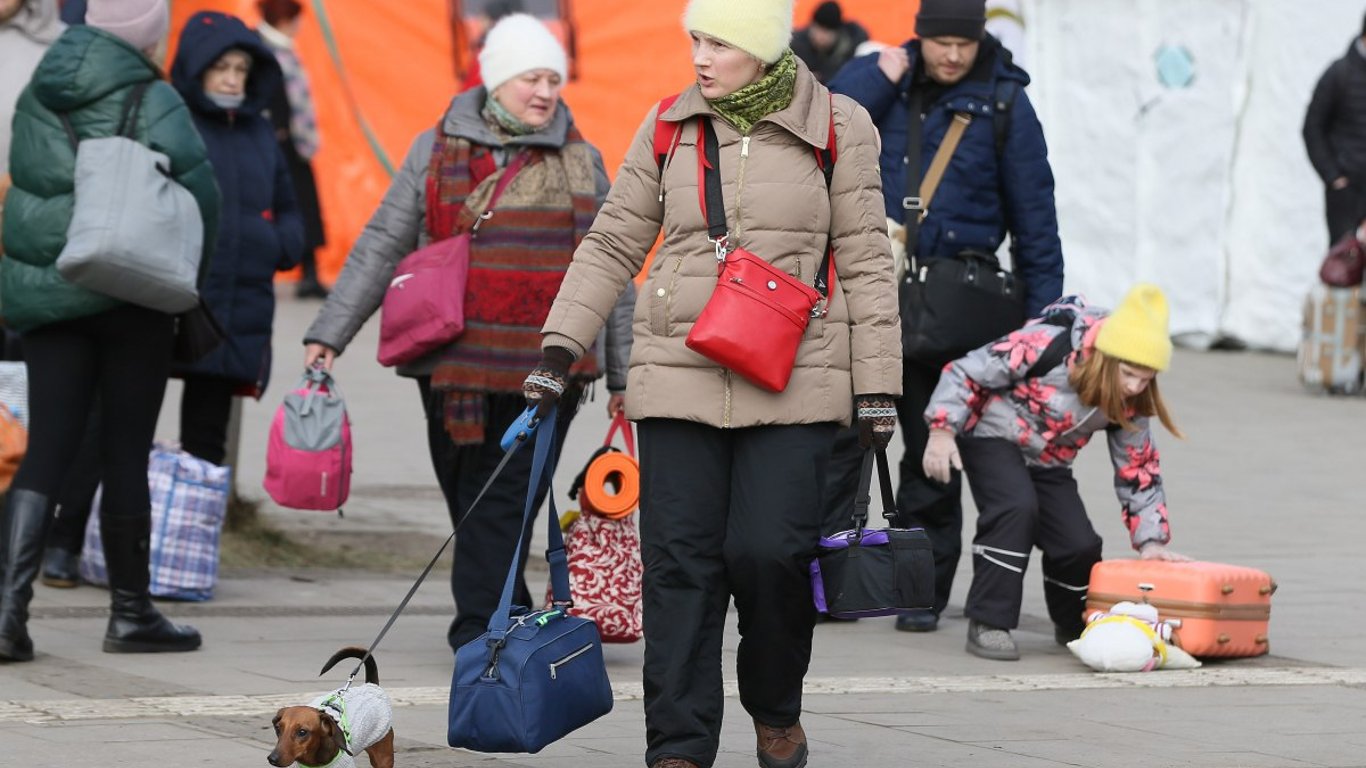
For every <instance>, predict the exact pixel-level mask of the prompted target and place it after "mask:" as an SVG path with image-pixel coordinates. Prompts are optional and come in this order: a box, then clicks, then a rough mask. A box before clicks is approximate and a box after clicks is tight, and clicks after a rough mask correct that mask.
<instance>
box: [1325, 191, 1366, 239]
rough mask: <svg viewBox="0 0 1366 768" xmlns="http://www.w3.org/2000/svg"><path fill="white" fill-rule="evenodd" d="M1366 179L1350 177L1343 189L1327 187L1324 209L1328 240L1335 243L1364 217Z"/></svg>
mask: <svg viewBox="0 0 1366 768" xmlns="http://www.w3.org/2000/svg"><path fill="white" fill-rule="evenodd" d="M1362 184H1366V179H1352V183H1351V184H1349V185H1347V187H1346V188H1344V189H1333V188H1331V187H1329V188H1327V190H1326V192H1325V193H1324V210H1325V213H1326V214H1327V218H1328V242H1329V243H1335V242H1337V241H1338V240H1339V239H1341V238H1342V236H1343V235H1345V234H1347V233H1348V232H1351V231H1353V230H1355V229H1356V228H1357V226H1358V225H1360V224H1361V222H1362V220H1363V219H1366V191H1364V190H1362V188H1361V186H1360V185H1362Z"/></svg>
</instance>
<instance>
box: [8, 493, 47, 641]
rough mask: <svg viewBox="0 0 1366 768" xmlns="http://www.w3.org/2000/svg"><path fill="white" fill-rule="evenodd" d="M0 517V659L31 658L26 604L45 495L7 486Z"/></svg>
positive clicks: (43, 528) (41, 536)
mask: <svg viewBox="0 0 1366 768" xmlns="http://www.w3.org/2000/svg"><path fill="white" fill-rule="evenodd" d="M0 518H3V519H0V661H32V660H33V640H32V639H31V638H29V636H28V604H29V601H30V600H32V599H33V580H34V579H35V578H37V577H38V569H39V567H40V566H41V565H42V562H43V542H44V541H45V540H46V537H47V524H48V520H49V519H50V516H49V514H48V499H47V496H45V495H43V494H41V493H36V492H34V491H25V490H21V489H11V490H10V492H9V497H8V498H7V499H6V500H5V508H4V512H2V513H0Z"/></svg>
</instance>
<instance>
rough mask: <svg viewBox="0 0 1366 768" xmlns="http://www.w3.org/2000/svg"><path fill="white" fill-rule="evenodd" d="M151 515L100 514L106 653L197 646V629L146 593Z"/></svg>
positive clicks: (173, 649)
mask: <svg viewBox="0 0 1366 768" xmlns="http://www.w3.org/2000/svg"><path fill="white" fill-rule="evenodd" d="M151 529H152V520H151V518H150V517H136V518H127V517H114V518H109V517H104V516H101V517H100V533H101V535H102V537H103V539H104V559H105V562H106V563H107V565H108V568H109V593H110V601H109V629H108V630H107V631H106V632H105V633H104V652H105V653H169V652H178V651H193V650H195V649H196V648H198V647H199V644H200V642H201V641H200V637H199V630H197V629H195V628H194V627H189V626H180V625H177V624H172V623H171V622H170V621H168V620H167V619H166V617H165V616H162V615H161V612H160V611H158V610H157V609H156V607H155V606H153V605H152V596H151V594H150V593H149V592H148V591H147V589H148V584H149V582H150V577H149V576H148V573H147V564H148V563H147V561H148V557H149V553H148V541H149V539H150V538H151Z"/></svg>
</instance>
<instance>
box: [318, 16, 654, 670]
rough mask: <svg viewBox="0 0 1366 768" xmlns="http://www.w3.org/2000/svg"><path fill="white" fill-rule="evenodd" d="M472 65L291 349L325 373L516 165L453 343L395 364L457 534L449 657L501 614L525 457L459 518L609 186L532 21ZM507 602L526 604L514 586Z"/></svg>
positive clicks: (514, 20) (484, 473)
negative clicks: (430, 248) (300, 345)
mask: <svg viewBox="0 0 1366 768" xmlns="http://www.w3.org/2000/svg"><path fill="white" fill-rule="evenodd" d="M480 63H481V67H482V69H483V72H484V82H485V85H484V86H482V87H478V88H475V89H472V90H470V91H466V92H464V93H462V94H460V95H459V96H456V97H455V99H453V100H452V101H451V104H450V106H449V107H448V108H447V109H446V112H445V114H444V115H443V116H442V117H441V119H440V121H439V123H438V124H437V126H436V127H435V128H433V129H431V130H427V131H424V132H423V133H421V134H419V135H418V137H417V138H416V140H414V142H413V144H412V146H411V148H410V149H409V150H408V155H407V157H406V158H405V159H404V162H403V166H402V168H401V169H400V170H399V172H398V174H397V175H396V176H395V177H394V181H393V183H392V184H391V185H390V187H389V191H388V192H386V193H385V196H384V200H383V202H381V204H380V207H379V210H377V211H376V212H375V215H374V216H373V217H372V218H371V219H370V222H369V223H368V224H367V225H366V227H365V231H364V232H363V233H362V234H361V236H360V239H359V240H357V241H356V244H355V246H354V247H353V248H352V250H351V253H350V255H349V256H348V257H347V261H346V267H345V268H344V269H343V270H342V273H341V276H340V277H339V278H338V280H337V282H336V284H335V285H333V287H332V291H331V293H330V294H329V295H328V298H327V300H326V302H325V303H324V304H323V307H322V310H321V311H320V312H319V313H318V317H317V319H316V320H315V321H314V323H313V325H312V326H311V327H310V328H309V329H308V332H307V334H306V335H305V337H304V342H305V344H306V345H307V350H306V352H305V356H304V364H305V366H312V365H314V364H321V365H323V366H324V367H326V368H329V369H330V368H331V366H332V364H333V361H334V358H335V357H336V356H337V355H340V354H341V353H342V352H343V351H344V350H345V349H346V347H347V345H348V344H349V343H350V342H351V339H352V338H353V337H354V336H355V335H356V332H357V331H358V330H359V329H360V327H361V325H362V324H363V323H364V322H365V321H366V320H367V319H368V318H369V317H370V316H371V315H372V314H374V313H375V311H376V310H377V309H379V307H380V304H381V303H382V301H383V299H384V293H385V289H386V288H387V287H388V286H389V281H390V279H391V278H392V277H393V275H394V268H395V267H396V266H397V265H398V263H399V261H400V260H401V259H402V258H403V257H404V256H407V255H408V254H409V253H411V252H413V251H414V250H417V249H418V248H419V247H423V246H426V245H427V244H429V243H431V242H435V241H438V240H441V239H444V238H448V237H451V236H453V235H455V234H457V233H459V232H462V231H464V230H465V229H467V228H469V227H470V226H471V224H472V223H473V221H475V220H476V217H477V216H478V215H479V214H480V213H482V212H484V211H485V209H486V208H488V201H489V198H490V195H491V193H492V191H493V189H494V187H495V186H496V185H498V183H499V181H500V180H501V179H502V178H503V176H504V175H505V174H506V173H507V172H508V168H509V164H510V163H512V162H513V161H514V160H518V159H520V161H521V162H520V168H519V169H517V170H516V175H515V176H514V177H513V178H512V179H511V180H510V181H509V183H508V184H507V185H506V189H505V190H504V191H503V193H502V195H501V196H500V197H499V198H498V201H497V206H496V208H495V209H494V211H493V213H492V215H491V216H488V217H487V218H485V219H483V220H482V221H481V223H480V224H479V230H478V236H477V237H476V238H474V239H473V241H472V243H471V247H470V268H469V284H468V289H467V292H466V296H465V331H464V333H463V334H462V335H461V336H460V337H459V338H457V339H456V340H455V341H453V342H451V343H450V344H448V345H447V346H445V347H443V348H441V349H438V350H436V351H434V352H432V353H430V354H428V355H426V356H424V357H421V358H418V359H417V360H414V361H412V362H409V363H407V364H404V365H400V366H399V368H398V373H399V375H400V376H404V377H407V378H411V379H414V380H415V381H416V382H417V387H418V392H419V394H420V396H421V399H422V404H423V410H424V412H425V414H426V417H427V446H428V450H429V451H430V453H431V460H432V468H433V469H434V470H435V472H436V476H437V481H438V483H439V484H440V486H441V491H442V494H443V495H444V496H445V499H446V505H447V508H448V511H449V512H450V516H451V523H452V525H458V526H459V530H460V535H459V536H457V537H456V540H455V560H454V563H453V565H452V568H451V593H452V595H453V596H454V598H455V606H456V615H455V619H454V621H452V623H451V626H450V630H449V632H448V633H447V642H448V643H449V644H450V646H451V648H452V650H454V649H457V648H459V647H460V646H461V645H464V644H465V643H467V642H469V641H471V640H474V639H475V638H477V637H478V636H479V635H481V634H483V633H484V631H485V629H486V626H487V624H488V620H489V617H490V615H491V614H492V613H493V611H494V609H495V608H496V607H497V605H498V598H499V594H500V591H501V588H502V581H503V574H505V573H507V570H508V567H509V566H510V564H511V562H512V556H513V552H514V551H515V550H516V548H517V541H518V533H519V531H520V530H521V524H522V519H521V518H522V506H523V504H524V502H525V499H526V493H527V486H528V479H529V477H530V474H531V453H532V452H531V451H519V452H518V453H517V454H516V455H515V456H514V457H513V459H512V460H511V461H510V462H509V463H508V465H507V466H506V467H505V469H504V470H503V472H502V474H501V475H499V478H498V481H497V482H495V483H494V484H493V485H492V486H491V487H490V488H489V490H488V492H487V493H486V494H485V496H484V497H483V500H482V501H481V502H480V506H479V509H478V510H477V511H476V513H475V514H473V515H470V516H469V517H468V518H464V520H463V521H462V517H464V515H465V512H466V511H467V510H468V509H469V508H470V505H471V503H472V502H473V501H474V498H475V496H476V495H477V494H478V493H479V491H480V489H481V488H482V487H483V486H484V484H485V482H487V481H488V479H489V478H490V477H491V476H492V473H493V470H494V467H495V466H497V465H498V462H499V460H500V459H502V457H503V450H502V449H501V447H500V446H499V441H500V439H501V438H502V435H503V432H504V431H506V429H507V427H508V426H509V425H511V424H512V422H513V420H514V419H516V418H517V417H518V416H519V415H521V413H522V411H523V409H524V407H525V405H524V402H523V399H522V395H521V392H522V378H523V377H524V376H525V375H526V371H527V369H528V368H530V367H531V366H533V365H535V363H536V361H537V360H538V359H539V358H540V341H541V334H540V329H541V324H542V323H543V322H545V318H546V314H547V313H548V312H549V310H550V303H551V301H552V300H553V299H554V298H555V293H556V292H557V291H558V290H559V287H560V281H561V280H562V279H563V277H564V273H565V270H566V269H568V267H569V262H570V259H571V258H572V257H573V254H574V248H575V247H576V246H577V245H578V243H579V241H580V240H581V239H582V238H583V237H584V236H585V235H586V234H587V233H588V228H589V226H590V225H591V224H592V222H593V218H594V216H595V215H596V213H597V210H598V207H599V205H601V203H602V200H603V198H604V197H605V196H606V193H607V187H608V182H607V173H606V170H605V169H604V168H603V164H602V157H601V155H600V154H599V153H598V151H597V149H595V148H594V147H593V146H592V145H591V144H589V143H588V142H587V141H585V140H584V138H583V137H582V136H581V135H580V134H579V131H578V129H577V128H576V127H575V126H574V121H573V118H572V116H571V115H570V114H569V109H568V107H566V106H565V104H564V102H563V101H561V100H560V98H559V94H560V88H561V86H562V84H563V83H564V81H565V79H566V76H567V69H568V67H567V59H566V56H565V53H564V49H563V48H562V47H561V46H560V44H559V42H558V41H557V40H556V39H555V37H554V36H553V35H552V34H551V33H550V31H549V30H548V29H547V28H546V27H545V26H544V25H543V24H542V23H541V22H540V21H538V20H536V19H535V18H533V17H531V16H528V15H525V14H515V15H512V16H508V17H506V18H504V19H503V20H502V21H500V22H499V23H498V24H497V25H496V26H495V27H494V28H493V29H492V30H491V31H490V32H489V35H488V39H487V43H486V45H485V47H484V49H483V51H482V52H481V53H480ZM632 298H633V297H632ZM628 338H629V337H628ZM613 341H614V340H613V339H609V342H608V347H609V353H610V352H611V351H612V348H613V347H614V345H613V343H612V342H613ZM609 356H612V355H610V354H609ZM600 371H601V366H600V363H599V358H598V356H597V355H588V356H586V357H585V358H584V360H582V361H581V362H580V364H578V365H576V366H574V368H573V369H572V370H571V371H568V372H567V373H568V378H569V380H570V387H569V390H570V391H569V392H568V393H567V394H566V397H565V402H566V406H565V407H564V408H563V409H561V412H560V421H559V427H560V430H561V434H563V430H564V428H567V427H568V425H569V422H570V420H571V419H572V418H573V416H574V412H575V410H576V407H577V405H578V402H579V400H580V397H581V395H582V394H583V389H584V387H585V385H587V384H589V383H590V382H592V381H593V380H595V379H596V378H598V377H599V376H600V375H601V374H600ZM617 383H620V382H617ZM540 503H541V499H537V502H536V504H537V506H538V507H539V506H540ZM522 565H523V567H524V565H525V563H523V564H522ZM514 602H515V603H519V604H521V605H531V604H532V603H531V594H530V591H529V590H528V589H527V586H526V583H525V580H523V579H519V580H518V584H517V593H516V595H514Z"/></svg>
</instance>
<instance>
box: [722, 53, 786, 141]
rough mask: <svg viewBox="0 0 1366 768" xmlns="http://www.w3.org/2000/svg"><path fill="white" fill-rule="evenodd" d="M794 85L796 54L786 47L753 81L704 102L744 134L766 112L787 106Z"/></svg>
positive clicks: (768, 113) (770, 112) (771, 112)
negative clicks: (755, 80) (766, 72)
mask: <svg viewBox="0 0 1366 768" xmlns="http://www.w3.org/2000/svg"><path fill="white" fill-rule="evenodd" d="M796 86H797V57H796V56H795V55H794V54H793V53H792V49H791V48H789V49H787V50H786V51H783V57H782V58H780V59H778V62H777V63H776V64H774V65H773V66H772V67H769V70H768V74H766V75H764V76H763V77H762V78H760V79H759V80H758V81H757V82H753V83H750V84H749V85H747V86H745V87H744V88H741V89H740V90H738V91H736V92H734V93H732V94H729V95H727V96H722V97H721V98H719V99H707V103H708V104H710V105H711V108H712V109H714V110H716V114H718V115H720V116H721V117H722V118H724V119H725V121H726V122H728V123H730V124H731V125H733V126H735V128H736V130H738V131H740V133H743V134H748V133H749V129H750V128H753V127H754V124H755V123H757V122H759V121H760V120H762V119H763V118H764V117H765V116H766V115H771V114H773V113H774V112H777V111H778V110H780V109H785V108H787V105H788V104H791V103H792V92H793V91H794V90H796Z"/></svg>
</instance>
